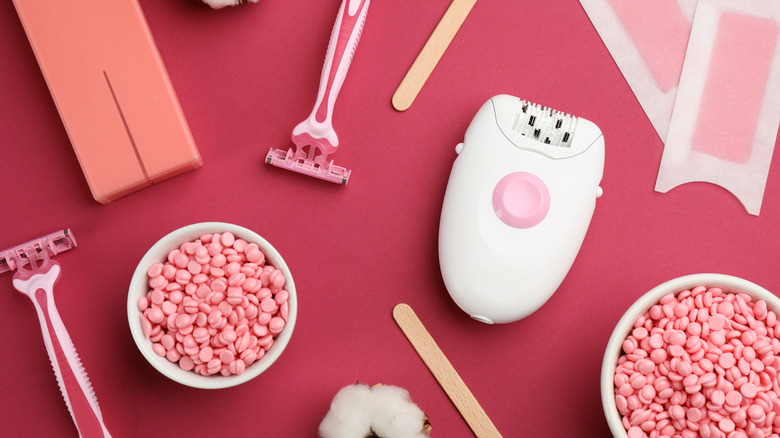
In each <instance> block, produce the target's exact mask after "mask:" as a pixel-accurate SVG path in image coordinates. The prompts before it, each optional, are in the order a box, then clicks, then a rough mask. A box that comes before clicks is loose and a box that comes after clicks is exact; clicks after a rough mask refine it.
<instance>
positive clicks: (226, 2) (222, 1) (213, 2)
mask: <svg viewBox="0 0 780 438" xmlns="http://www.w3.org/2000/svg"><path fill="white" fill-rule="evenodd" d="M203 2H204V3H206V4H207V5H209V6H211V7H212V8H214V9H221V8H224V7H225V6H236V5H239V4H241V3H248V2H252V3H257V0H203Z"/></svg>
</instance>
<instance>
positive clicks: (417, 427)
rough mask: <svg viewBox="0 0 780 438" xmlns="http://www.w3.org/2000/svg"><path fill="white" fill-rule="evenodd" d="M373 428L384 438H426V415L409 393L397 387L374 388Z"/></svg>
mask: <svg viewBox="0 0 780 438" xmlns="http://www.w3.org/2000/svg"><path fill="white" fill-rule="evenodd" d="M373 393H374V394H373V395H374V400H373V402H374V417H373V421H372V422H371V427H372V429H373V430H374V432H375V433H376V434H377V435H379V436H381V437H382V438H424V437H426V436H427V434H425V433H424V432H423V425H424V423H425V413H424V412H423V411H422V410H421V409H420V408H419V407H417V405H416V404H414V403H412V401H411V399H410V397H409V392H408V391H406V390H405V389H403V388H399V387H397V386H387V385H383V386H376V387H374V388H373Z"/></svg>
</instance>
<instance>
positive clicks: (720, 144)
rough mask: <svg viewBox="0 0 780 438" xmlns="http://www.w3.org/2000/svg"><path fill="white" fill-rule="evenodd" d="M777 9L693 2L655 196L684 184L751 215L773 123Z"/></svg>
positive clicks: (778, 96)
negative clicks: (696, 184)
mask: <svg viewBox="0 0 780 438" xmlns="http://www.w3.org/2000/svg"><path fill="white" fill-rule="evenodd" d="M779 23H780V3H778V2H776V1H773V0H743V1H740V2H734V1H731V0H699V4H698V7H697V9H696V16H695V18H694V21H693V28H692V30H691V37H690V41H689V45H688V51H687V54H686V57H685V63H684V67H683V71H682V76H681V79H680V85H679V87H678V90H677V98H676V100H675V104H674V113H673V115H672V121H671V125H670V126H669V132H668V135H667V137H666V146H665V148H664V154H663V158H662V160H661V168H660V171H659V174H658V180H657V181H656V187H655V189H656V190H657V191H659V192H666V191H669V190H670V189H672V188H673V187H676V186H678V185H680V184H683V183H686V182H692V181H705V182H711V183H714V184H717V185H720V186H722V187H724V188H725V189H727V190H729V191H730V192H731V193H733V194H734V195H735V196H736V197H737V198H739V200H740V202H742V204H743V205H744V207H745V209H746V210H747V211H748V213H750V214H754V215H758V213H759V211H760V210H761V202H762V198H763V195H764V188H765V186H766V179H767V175H768V173H769V165H770V162H771V159H772V152H773V150H774V145H775V138H776V136H777V129H778V123H780V65H779V63H780V56H778V55H780V45H779V44H778V32H779V31H780V25H779Z"/></svg>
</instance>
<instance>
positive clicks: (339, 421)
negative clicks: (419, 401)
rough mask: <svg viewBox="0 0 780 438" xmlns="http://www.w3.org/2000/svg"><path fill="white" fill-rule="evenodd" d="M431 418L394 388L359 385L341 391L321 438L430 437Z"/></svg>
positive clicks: (328, 415)
mask: <svg viewBox="0 0 780 438" xmlns="http://www.w3.org/2000/svg"><path fill="white" fill-rule="evenodd" d="M430 430H431V426H430V423H428V417H427V416H426V415H425V413H423V411H422V410H420V408H419V407H417V405H416V404H414V403H413V402H412V401H411V399H410V398H409V392H407V391H406V390H405V389H403V388H399V387H397V386H391V385H374V386H371V387H369V386H368V385H363V384H360V383H357V384H354V385H349V386H346V387H344V388H342V389H341V390H340V391H339V392H338V393H337V394H336V396H335V397H334V398H333V402H331V404H330V411H328V414H327V415H326V416H325V418H324V419H323V420H322V423H321V424H320V437H321V438H370V437H376V438H427V437H428V434H429V433H430Z"/></svg>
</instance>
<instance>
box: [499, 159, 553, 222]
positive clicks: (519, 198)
mask: <svg viewBox="0 0 780 438" xmlns="http://www.w3.org/2000/svg"><path fill="white" fill-rule="evenodd" d="M493 210H495V212H496V215H498V217H499V218H500V219H501V221H502V222H504V223H505V224H507V225H509V226H510V227H514V228H531V227H533V226H534V225H536V224H538V223H539V222H541V221H542V219H544V218H545V216H547V212H548V211H549V210H550V191H549V190H548V189H547V185H546V184H545V183H544V181H542V180H541V179H540V178H539V177H538V176H536V175H534V174H532V173H528V172H514V173H510V174H508V175H506V176H505V177H503V178H501V181H499V182H498V184H496V188H495V189H494V190H493Z"/></svg>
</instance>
